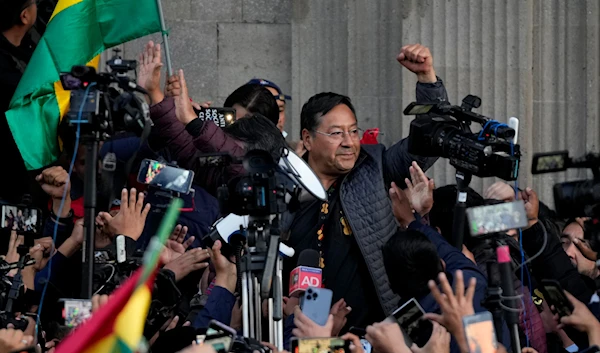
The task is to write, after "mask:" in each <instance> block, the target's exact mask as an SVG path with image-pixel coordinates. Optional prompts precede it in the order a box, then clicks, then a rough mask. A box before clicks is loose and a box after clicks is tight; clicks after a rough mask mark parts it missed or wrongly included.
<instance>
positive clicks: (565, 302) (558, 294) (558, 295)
mask: <svg viewBox="0 0 600 353" xmlns="http://www.w3.org/2000/svg"><path fill="white" fill-rule="evenodd" d="M541 291H542V293H543V294H544V299H546V300H547V301H548V304H549V305H554V308H555V309H556V312H557V313H558V315H559V316H560V317H563V316H569V315H571V314H572V313H573V310H575V308H574V307H573V304H572V303H571V301H570V300H569V298H567V296H566V295H565V292H564V291H563V289H562V287H561V285H560V283H558V281H556V280H551V279H544V280H542V287H541Z"/></svg>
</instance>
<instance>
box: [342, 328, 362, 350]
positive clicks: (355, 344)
mask: <svg viewBox="0 0 600 353" xmlns="http://www.w3.org/2000/svg"><path fill="white" fill-rule="evenodd" d="M340 338H341V339H343V340H344V341H350V353H365V350H364V349H363V346H362V343H361V342H360V338H358V336H357V335H355V334H352V333H347V334H345V335H343V336H342V337H340Z"/></svg>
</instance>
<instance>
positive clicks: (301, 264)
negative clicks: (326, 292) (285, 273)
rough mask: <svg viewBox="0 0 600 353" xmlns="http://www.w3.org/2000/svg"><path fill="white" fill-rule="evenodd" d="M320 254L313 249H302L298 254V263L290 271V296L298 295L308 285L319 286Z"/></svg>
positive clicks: (320, 274) (320, 277)
mask: <svg viewBox="0 0 600 353" xmlns="http://www.w3.org/2000/svg"><path fill="white" fill-rule="evenodd" d="M320 259H321V255H320V254H319V252H318V251H316V250H314V249H305V250H302V252H301V253H300V255H299V256H298V265H297V266H296V268H294V269H293V270H292V272H290V288H289V294H290V296H300V294H301V293H303V292H305V291H306V290H307V289H308V288H309V287H314V288H320V287H321V280H322V277H323V275H322V270H321V268H320V266H319V265H320V264H319V262H320Z"/></svg>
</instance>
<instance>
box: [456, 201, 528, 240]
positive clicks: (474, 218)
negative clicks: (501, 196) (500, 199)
mask: <svg viewBox="0 0 600 353" xmlns="http://www.w3.org/2000/svg"><path fill="white" fill-rule="evenodd" d="M467 217H468V219H469V229H470V230H471V235H472V236H474V237H477V236H482V235H486V234H493V233H500V232H506V231H507V230H510V229H517V228H523V227H525V226H527V223H528V220H527V214H526V213H525V204H524V203H523V201H515V202H504V203H499V204H497V205H490V206H478V207H471V208H467Z"/></svg>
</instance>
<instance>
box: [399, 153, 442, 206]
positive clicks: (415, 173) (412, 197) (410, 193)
mask: <svg viewBox="0 0 600 353" xmlns="http://www.w3.org/2000/svg"><path fill="white" fill-rule="evenodd" d="M409 171H410V178H411V179H412V181H411V180H409V179H408V178H406V179H404V182H405V183H406V187H407V190H405V191H404V193H405V194H406V196H407V197H408V200H409V201H410V204H411V206H412V208H413V209H414V210H415V211H416V212H417V213H418V214H420V215H421V216H424V215H426V214H428V213H429V211H431V208H432V207H433V190H434V189H435V184H434V182H433V179H431V180H429V179H428V178H427V176H426V175H425V173H424V172H423V170H422V169H421V167H419V164H417V162H412V166H411V167H410V168H409Z"/></svg>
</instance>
